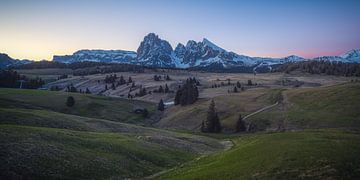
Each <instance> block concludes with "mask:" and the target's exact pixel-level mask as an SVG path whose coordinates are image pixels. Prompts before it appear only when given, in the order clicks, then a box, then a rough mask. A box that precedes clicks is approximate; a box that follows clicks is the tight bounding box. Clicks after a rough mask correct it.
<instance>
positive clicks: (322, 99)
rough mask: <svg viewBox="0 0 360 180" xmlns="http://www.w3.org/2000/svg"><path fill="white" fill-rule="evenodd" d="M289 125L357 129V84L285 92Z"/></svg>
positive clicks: (359, 106) (359, 121)
mask: <svg viewBox="0 0 360 180" xmlns="http://www.w3.org/2000/svg"><path fill="white" fill-rule="evenodd" d="M288 97H289V101H290V102H291V103H292V106H291V107H290V109H289V112H288V113H287V116H288V117H287V119H288V120H289V122H290V123H293V124H294V125H296V126H300V127H319V128H322V127H353V128H359V127H360V111H359V110H360V83H348V84H342V85H336V86H331V87H320V88H314V89H297V90H292V91H289V93H288Z"/></svg>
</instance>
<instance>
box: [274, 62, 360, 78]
mask: <svg viewBox="0 0 360 180" xmlns="http://www.w3.org/2000/svg"><path fill="white" fill-rule="evenodd" d="M275 71H278V72H285V73H290V72H292V71H301V72H304V73H310V74H327V75H336V76H360V64H359V63H343V62H337V61H336V62H331V61H301V62H295V63H286V64H284V65H282V66H280V67H278V68H277V69H276V70H275Z"/></svg>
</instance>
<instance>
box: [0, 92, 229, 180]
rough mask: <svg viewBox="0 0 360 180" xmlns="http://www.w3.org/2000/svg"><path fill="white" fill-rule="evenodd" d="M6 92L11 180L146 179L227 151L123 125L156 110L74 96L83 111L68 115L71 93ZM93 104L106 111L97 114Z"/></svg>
mask: <svg viewBox="0 0 360 180" xmlns="http://www.w3.org/2000/svg"><path fill="white" fill-rule="evenodd" d="M0 92H1V93H0V94H1V95H0V97H1V98H0V99H1V100H0V102H1V108H0V139H1V140H0V149H1V150H0V157H1V158H0V159H1V160H0V164H1V165H0V176H1V177H4V178H10V179H14V178H24V177H26V178H34V179H38V178H45V179H49V178H81V179H89V178H90V179H92V178H94V179H99V178H115V179H124V178H141V177H145V176H149V175H152V174H154V173H157V172H159V171H162V170H165V169H168V168H171V167H173V166H176V165H178V164H179V163H183V162H186V161H189V160H191V159H193V158H195V157H197V156H199V155H203V154H209V153H212V152H216V151H219V150H221V149H223V145H222V144H221V141H218V140H215V139H211V138H207V137H202V136H195V135H189V134H183V133H176V132H170V131H166V130H160V129H153V128H147V127H142V126H137V125H131V124H126V123H120V122H118V121H124V120H126V119H125V118H129V119H131V120H132V122H134V123H137V121H140V122H143V120H144V119H143V118H142V117H141V116H138V115H137V114H133V113H132V112H131V111H128V109H125V110H124V108H126V107H132V106H133V105H142V106H146V107H151V106H152V104H148V103H143V102H138V101H133V102H131V101H127V100H119V99H112V98H105V97H95V96H92V95H84V94H71V95H73V96H74V97H75V99H76V105H75V106H74V107H73V108H74V109H67V108H66V107H65V104H64V103H65V99H66V98H65V97H67V95H68V93H64V92H50V91H39V90H16V89H11V90H10V89H0ZM89 104H100V105H103V106H101V108H99V110H98V111H96V109H87V108H88V107H89ZM116 108H118V109H116ZM100 109H101V111H100ZM90 111H96V112H95V113H93V114H91V112H90ZM86 114H90V117H86V116H81V115H86ZM115 115H116V116H115ZM120 116H121V117H120ZM94 117H95V118H94ZM102 117H104V118H107V119H108V120H106V119H101V118H102ZM118 117H119V118H118ZM122 118H124V119H122Z"/></svg>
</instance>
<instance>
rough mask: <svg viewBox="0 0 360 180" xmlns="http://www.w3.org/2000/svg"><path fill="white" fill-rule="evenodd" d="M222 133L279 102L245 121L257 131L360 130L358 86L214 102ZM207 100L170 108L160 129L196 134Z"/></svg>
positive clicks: (252, 93) (258, 93) (255, 92)
mask: <svg viewBox="0 0 360 180" xmlns="http://www.w3.org/2000/svg"><path fill="white" fill-rule="evenodd" d="M213 99H214V101H215V105H216V109H217V112H218V114H219V118H220V121H221V124H222V126H223V128H224V129H225V131H227V130H229V131H233V130H234V127H235V125H236V121H237V119H238V115H239V114H241V115H242V116H243V117H244V116H246V115H248V114H250V113H252V112H255V111H257V110H259V109H261V108H263V107H266V106H269V105H271V104H274V103H275V102H278V101H279V102H280V103H279V105H277V106H274V107H273V108H270V109H268V110H266V111H263V112H260V113H258V114H256V115H254V116H251V117H249V118H248V119H247V120H246V121H247V122H252V123H253V124H254V125H256V129H257V130H258V131H264V130H277V129H278V128H285V129H313V128H356V129H358V128H360V111H359V109H360V103H359V102H360V83H346V84H339V85H333V86H327V87H312V88H289V89H280V88H278V89H274V88H271V89H270V88H269V89H260V88H259V89H252V90H247V91H244V92H240V93H236V94H234V93H231V94H228V95H222V96H217V97H214V98H213ZM209 103H210V99H200V100H198V101H197V102H196V103H195V104H193V105H189V106H184V107H180V106H174V107H171V108H169V109H168V110H167V111H166V113H165V117H164V118H162V119H161V121H160V122H158V123H157V125H158V126H159V127H166V128H174V129H192V130H196V131H198V130H199V127H200V124H201V122H202V120H203V119H205V118H206V112H207V110H208V106H209Z"/></svg>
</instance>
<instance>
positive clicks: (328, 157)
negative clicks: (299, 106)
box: [160, 130, 360, 179]
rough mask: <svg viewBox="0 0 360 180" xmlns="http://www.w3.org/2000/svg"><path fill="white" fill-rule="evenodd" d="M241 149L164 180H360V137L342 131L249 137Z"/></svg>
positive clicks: (204, 160) (240, 142)
mask: <svg viewBox="0 0 360 180" xmlns="http://www.w3.org/2000/svg"><path fill="white" fill-rule="evenodd" d="M233 141H234V142H235V144H236V145H235V147H233V148H232V149H231V150H229V151H225V152H221V153H217V154H214V155H210V156H208V157H205V158H202V159H200V160H198V161H195V162H193V163H191V164H189V165H186V166H184V167H181V168H178V169H175V170H173V171H170V172H169V173H167V174H165V175H163V176H162V177H160V179H294V178H296V179H309V178H310V179H326V178H329V177H332V178H335V179H338V178H339V179H340V178H356V177H360V156H359V153H360V144H359V143H357V142H359V141H360V134H359V133H354V132H342V131H337V130H319V131H303V132H286V133H274V134H257V135H246V136H242V137H240V138H234V140H233Z"/></svg>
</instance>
